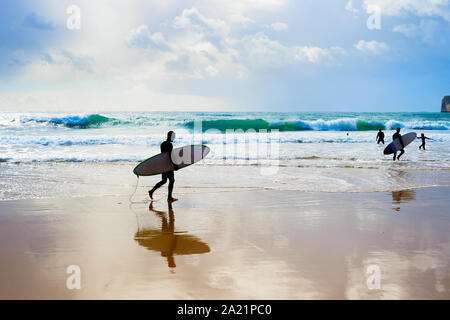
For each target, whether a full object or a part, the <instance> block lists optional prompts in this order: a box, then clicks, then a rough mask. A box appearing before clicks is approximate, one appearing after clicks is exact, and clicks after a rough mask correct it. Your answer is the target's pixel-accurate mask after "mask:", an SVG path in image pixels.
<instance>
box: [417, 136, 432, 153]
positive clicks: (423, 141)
mask: <svg viewBox="0 0 450 320" xmlns="http://www.w3.org/2000/svg"><path fill="white" fill-rule="evenodd" d="M417 139H422V144H421V145H420V146H419V150H420V148H423V150H425V139H428V140H433V139H431V138H428V137H425V135H424V134H423V133H422V134H421V135H420V137H417Z"/></svg>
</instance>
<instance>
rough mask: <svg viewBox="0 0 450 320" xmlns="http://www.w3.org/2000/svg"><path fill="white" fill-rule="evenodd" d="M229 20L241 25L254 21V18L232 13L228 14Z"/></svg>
mask: <svg viewBox="0 0 450 320" xmlns="http://www.w3.org/2000/svg"><path fill="white" fill-rule="evenodd" d="M230 22H231V23H235V24H240V25H242V26H248V25H251V24H253V23H255V20H253V19H251V18H249V17H246V16H243V15H241V14H232V15H231V16H230Z"/></svg>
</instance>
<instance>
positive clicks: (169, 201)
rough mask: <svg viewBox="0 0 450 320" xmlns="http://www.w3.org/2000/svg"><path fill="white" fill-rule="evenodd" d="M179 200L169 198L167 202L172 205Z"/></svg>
mask: <svg viewBox="0 0 450 320" xmlns="http://www.w3.org/2000/svg"><path fill="white" fill-rule="evenodd" d="M177 200H178V199H177V198H167V202H168V203H172V202H175V201H177Z"/></svg>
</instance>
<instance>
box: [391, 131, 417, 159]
mask: <svg viewBox="0 0 450 320" xmlns="http://www.w3.org/2000/svg"><path fill="white" fill-rule="evenodd" d="M416 137H417V134H416V133H415V132H410V133H407V134H404V135H402V141H403V144H404V146H405V147H406V146H407V145H408V144H410V143H411V142H413V141H414V140H415V139H416ZM402 149H403V146H402V144H401V143H400V139H395V140H394V141H392V142H391V143H390V144H388V146H387V147H386V149H384V154H392V153H394V152H397V151H399V150H402Z"/></svg>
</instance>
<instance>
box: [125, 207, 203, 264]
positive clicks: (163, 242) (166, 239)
mask: <svg viewBox="0 0 450 320" xmlns="http://www.w3.org/2000/svg"><path fill="white" fill-rule="evenodd" d="M148 209H149V211H150V212H154V213H155V215H156V216H158V217H159V218H160V219H161V230H159V229H151V228H142V229H139V230H138V231H137V232H136V234H135V236H134V239H135V240H136V241H137V242H138V243H139V244H140V245H141V246H143V247H145V248H147V249H148V250H151V251H159V252H161V256H162V257H165V258H166V260H167V265H168V267H169V268H175V267H176V263H175V258H174V256H176V255H191V254H202V253H207V252H210V249H209V246H208V245H207V244H206V243H204V242H202V241H201V240H200V239H198V238H197V237H194V236H192V235H189V234H186V233H182V232H176V231H175V214H174V212H173V209H172V205H170V204H169V209H168V212H167V214H166V212H164V211H159V210H155V209H154V208H153V202H150V205H149V208H148Z"/></svg>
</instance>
